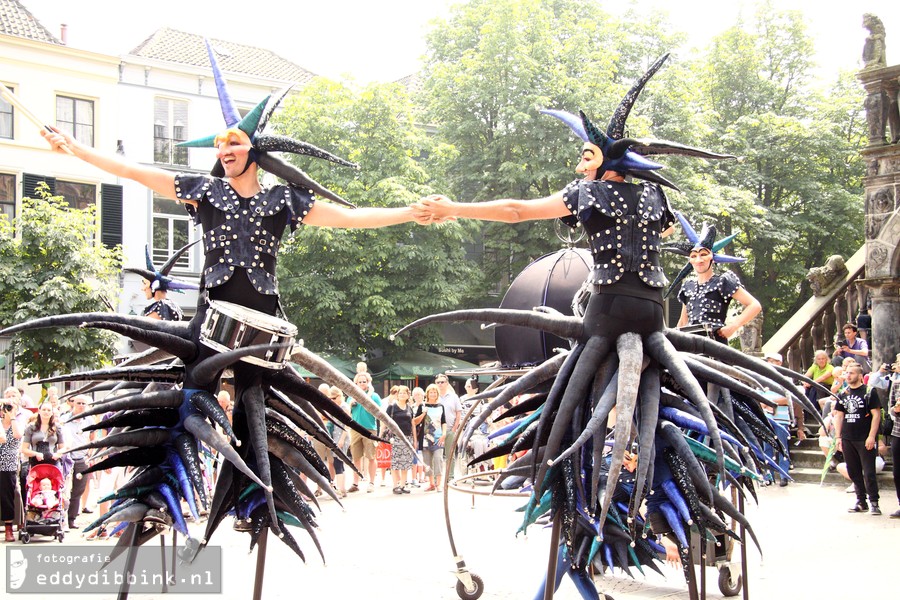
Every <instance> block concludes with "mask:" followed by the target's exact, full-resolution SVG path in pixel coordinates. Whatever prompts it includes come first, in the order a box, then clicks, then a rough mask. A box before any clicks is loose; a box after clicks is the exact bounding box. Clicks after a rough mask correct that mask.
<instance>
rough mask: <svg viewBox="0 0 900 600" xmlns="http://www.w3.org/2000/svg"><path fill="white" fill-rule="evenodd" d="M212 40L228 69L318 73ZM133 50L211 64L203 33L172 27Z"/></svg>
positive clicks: (304, 77)
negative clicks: (198, 33) (197, 33)
mask: <svg viewBox="0 0 900 600" xmlns="http://www.w3.org/2000/svg"><path fill="white" fill-rule="evenodd" d="M0 1H4V0H0ZM209 42H210V44H211V45H212V47H213V50H214V51H215V52H216V59H217V60H218V62H219V67H220V68H221V69H222V71H223V72H225V73H228V72H231V73H243V74H246V75H253V76H257V77H269V78H272V79H281V80H284V81H290V82H294V83H300V84H302V83H306V82H308V81H309V80H310V79H312V78H313V77H315V74H314V73H311V72H310V71H307V70H306V69H304V68H302V67H300V66H297V65H295V64H294V63H292V62H290V61H288V60H286V59H284V58H282V57H280V56H278V55H277V54H275V53H274V52H271V51H269V50H265V49H263V48H256V47H254V46H245V45H244V44H236V43H234V42H229V41H225V40H216V39H210V40H209ZM129 54H130V55H133V56H140V57H143V58H151V59H155V60H163V61H167V62H173V63H179V64H185V65H193V66H197V67H206V68H209V66H210V65H209V57H208V56H207V54H206V45H205V44H204V43H203V36H200V35H196V34H193V33H187V32H184V31H178V30H176V29H171V28H168V27H164V28H162V29H158V30H157V31H155V32H154V33H153V34H152V35H151V36H150V37H149V38H147V39H146V40H144V41H143V42H142V43H141V44H140V45H138V46H137V47H136V48H135V49H134V50H132V51H131V52H129Z"/></svg>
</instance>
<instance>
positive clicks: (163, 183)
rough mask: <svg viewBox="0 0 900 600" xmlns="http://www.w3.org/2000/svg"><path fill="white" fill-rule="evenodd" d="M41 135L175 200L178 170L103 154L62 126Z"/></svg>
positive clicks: (59, 147) (90, 161) (42, 131)
mask: <svg viewBox="0 0 900 600" xmlns="http://www.w3.org/2000/svg"><path fill="white" fill-rule="evenodd" d="M41 135H42V136H43V137H44V139H46V140H47V142H48V143H49V144H50V146H51V147H52V148H53V149H54V150H55V151H57V152H61V153H64V154H65V153H66V151H65V150H64V149H63V148H61V146H66V147H68V149H69V150H71V151H72V154H74V155H75V156H77V157H78V158H80V159H81V160H83V161H85V162H87V163H90V164H92V165H94V166H95V167H97V168H98V169H100V170H102V171H106V172H107V173H110V174H111V175H116V176H117V177H124V178H126V179H131V180H133V181H137V182H138V183H140V184H143V185H145V186H147V187H148V188H150V189H151V190H153V191H154V192H156V193H157V194H160V195H162V196H165V197H166V198H170V199H172V200H175V199H176V197H175V173H172V172H171V171H165V170H163V169H159V168H157V167H150V166H147V165H140V164H137V163H133V162H130V161H127V160H125V159H123V158H121V157H119V156H116V155H109V154H103V153H100V152H98V151H96V150H95V149H93V148H90V147H88V146H84V145H82V144H80V143H78V142H77V141H76V140H75V139H74V138H73V137H72V136H70V135H67V134H65V133H62V132H61V131H59V130H55V129H54V131H47V130H46V129H42V130H41Z"/></svg>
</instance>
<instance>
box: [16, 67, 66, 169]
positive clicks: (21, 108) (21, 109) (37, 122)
mask: <svg viewBox="0 0 900 600" xmlns="http://www.w3.org/2000/svg"><path fill="white" fill-rule="evenodd" d="M0 96H2V97H3V99H4V100H6V101H7V102H9V103H10V104H12V105H13V106H14V107H16V109H17V110H19V112H21V113H22V114H23V115H25V118H27V119H28V120H29V121H31V122H32V123H34V124H35V125H37V126H38V127H40V128H41V129H46V130H47V131H49V132H51V133H56V132H55V131H53V128H52V127H50V126H49V125H47V124H45V123H44V122H42V121H41V120H40V119H38V118H37V117H36V116H35V115H34V113H32V112H31V111H30V110H28V109H27V108H26V107H25V105H24V104H22V102H21V100H19V99H18V98H16V95H15V94H13V93H12V90H11V89H9V88H8V87H6V86H5V85H3V84H2V83H0ZM59 147H60V148H62V149H63V150H65V151H66V153H67V154H70V155H72V156H74V154H72V151H71V150H69V147H68V146H66V145H65V144H60V146H59Z"/></svg>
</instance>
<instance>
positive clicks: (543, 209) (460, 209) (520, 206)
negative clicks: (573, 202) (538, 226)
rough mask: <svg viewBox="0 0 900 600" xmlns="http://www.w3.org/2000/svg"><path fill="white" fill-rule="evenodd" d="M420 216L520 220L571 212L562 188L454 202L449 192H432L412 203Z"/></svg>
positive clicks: (503, 220) (569, 213) (558, 215)
mask: <svg viewBox="0 0 900 600" xmlns="http://www.w3.org/2000/svg"><path fill="white" fill-rule="evenodd" d="M413 208H414V209H415V211H416V216H417V217H418V218H423V219H430V220H431V221H438V222H440V221H446V220H448V219H454V218H457V217H459V218H463V219H481V220H483V221H501V222H503V223H520V222H522V221H538V220H542V219H557V218H559V217H566V216H570V215H571V214H572V213H571V211H570V210H569V209H568V208H566V205H565V203H564V202H563V194H562V192H557V193H555V194H553V195H552V196H547V197H546V198H540V199H538V200H491V201H490V202H454V201H452V200H450V199H449V198H447V197H446V196H440V195H432V196H428V197H426V198H423V199H422V200H421V201H419V202H418V203H417V204H414V205H413Z"/></svg>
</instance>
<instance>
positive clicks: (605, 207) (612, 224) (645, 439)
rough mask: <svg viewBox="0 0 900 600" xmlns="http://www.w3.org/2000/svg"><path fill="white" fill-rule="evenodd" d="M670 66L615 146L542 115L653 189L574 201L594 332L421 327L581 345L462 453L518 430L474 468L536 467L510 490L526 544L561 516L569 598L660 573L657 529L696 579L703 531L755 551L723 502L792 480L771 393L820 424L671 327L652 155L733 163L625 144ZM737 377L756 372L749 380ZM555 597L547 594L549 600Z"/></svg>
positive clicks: (511, 318) (511, 314)
mask: <svg viewBox="0 0 900 600" xmlns="http://www.w3.org/2000/svg"><path fill="white" fill-rule="evenodd" d="M665 59H666V56H663V57H662V58H661V59H659V60H658V61H657V62H656V63H655V64H654V65H653V66H651V68H650V70H649V71H648V72H647V73H646V74H645V75H644V76H643V77H641V78H640V79H639V80H638V81H637V82H636V83H635V84H634V87H633V88H632V89H631V91H630V92H629V93H628V94H627V95H626V97H625V99H624V100H623V101H622V104H621V105H620V106H619V108H618V110H617V111H616V113H615V115H614V116H613V118H612V119H611V121H610V123H609V126H608V128H607V131H606V133H603V132H601V131H600V130H598V129H597V128H596V127H595V126H594V125H593V124H592V123H591V122H590V121H589V120H588V118H587V117H586V116H585V115H584V113H581V116H580V118H579V117H576V116H574V115H571V114H569V113H564V112H561V111H542V112H545V113H547V114H550V115H551V116H554V117H556V118H559V119H560V120H562V121H563V122H565V123H566V124H567V125H569V126H570V127H571V128H572V129H573V131H575V132H576V133H577V134H578V135H579V137H581V138H582V139H583V140H584V141H586V142H590V143H591V144H594V145H595V146H597V147H599V148H600V149H601V150H602V152H603V163H602V165H601V166H600V168H599V171H598V173H597V177H598V178H600V176H601V175H602V174H603V173H604V172H606V171H615V172H617V173H620V174H623V175H631V176H635V177H640V178H642V179H645V180H646V182H644V183H626V182H615V181H603V180H597V179H595V180H589V181H588V180H579V181H574V182H573V183H571V184H570V185H569V186H567V187H566V188H565V189H564V190H563V194H562V195H563V199H564V202H565V205H566V207H567V208H568V209H569V211H570V212H571V213H572V215H571V217H566V218H564V221H565V222H566V223H567V224H569V225H570V226H576V227H577V226H581V227H584V228H585V230H586V233H587V236H588V242H589V244H590V248H591V253H592V255H593V260H594V265H593V268H592V271H591V273H590V275H589V277H588V281H587V282H586V283H585V286H586V288H587V290H588V291H589V292H590V293H589V298H588V300H587V306H586V307H585V308H584V311H583V316H575V317H566V316H563V315H561V314H560V313H558V312H555V311H548V310H547V307H539V308H536V309H535V310H531V311H529V310H510V309H484V310H466V311H454V312H449V313H442V314H437V315H432V316H429V317H425V318H423V319H420V320H418V321H416V322H414V323H412V324H411V325H409V326H407V328H409V327H417V326H421V325H425V324H428V323H434V322H447V321H483V322H489V323H496V324H499V325H517V326H524V327H530V328H533V329H538V330H543V331H545V332H549V333H552V334H554V335H557V336H559V337H562V338H567V339H569V340H570V343H571V347H570V348H569V349H566V350H564V351H562V353H561V354H560V356H555V357H552V358H550V359H549V360H547V362H545V363H544V364H542V365H539V366H538V367H537V368H536V369H534V371H532V372H531V373H529V374H528V375H526V376H523V377H522V378H520V379H518V380H516V381H514V382H512V383H510V384H507V385H505V386H500V387H497V388H496V389H494V390H492V391H490V392H488V393H483V394H481V395H480V396H476V399H481V400H483V401H487V400H489V399H490V400H492V401H491V403H490V404H489V405H488V406H487V407H486V408H485V410H483V411H482V412H481V413H480V415H479V416H478V418H476V419H474V420H473V421H472V422H471V423H469V424H468V426H467V428H466V430H465V431H464V432H463V435H461V436H460V441H459V444H460V447H461V448H463V447H465V444H466V443H467V440H468V438H469V436H470V435H471V433H472V432H473V431H475V430H476V429H477V428H478V427H479V426H480V425H481V424H482V423H484V422H485V421H486V420H487V419H489V418H491V417H496V418H497V419H506V418H508V417H512V418H514V419H515V420H514V421H513V422H512V424H510V425H507V426H505V427H503V428H502V429H500V430H498V431H497V432H495V433H494V434H493V435H494V436H495V437H498V438H500V447H501V448H502V450H501V449H500V448H498V449H497V450H496V451H495V452H494V453H489V454H486V455H485V456H484V457H476V458H475V460H474V461H473V462H477V461H480V460H482V459H483V458H487V457H489V456H493V455H496V454H504V453H509V452H516V451H519V450H527V451H528V452H527V453H526V454H525V455H524V456H522V457H521V458H519V459H518V460H517V461H515V462H514V463H513V464H511V465H510V466H509V467H508V468H507V470H506V473H505V474H504V475H502V476H501V478H500V479H501V481H502V480H505V479H510V480H512V479H515V478H518V479H517V480H518V481H521V480H522V479H523V477H522V475H524V479H525V480H526V481H527V482H528V483H527V485H529V486H530V490H531V496H530V499H529V501H528V504H527V505H526V507H525V510H524V515H525V516H524V522H523V525H522V528H523V529H524V528H525V527H527V526H528V525H529V524H531V523H533V522H534V521H535V520H537V519H538V518H539V517H541V516H544V515H547V514H548V513H549V515H550V516H551V518H552V519H553V520H559V521H560V522H561V523H560V525H561V530H560V538H559V540H558V542H559V544H560V557H559V560H558V561H557V573H556V581H555V583H554V585H558V583H559V580H560V578H561V577H562V575H563V574H566V573H567V574H569V575H570V577H571V578H572V580H573V582H574V583H575V585H576V587H577V588H578V589H579V591H580V593H581V594H582V596H583V597H584V598H585V599H588V600H595V599H596V598H597V590H596V588H595V587H594V584H593V582H592V580H591V577H590V571H589V569H590V568H591V567H593V570H594V572H603V571H605V570H606V569H607V568H609V569H613V568H620V569H624V570H625V571H626V572H629V573H630V571H629V567H631V566H634V567H636V568H637V569H639V570H640V569H642V568H643V566H648V567H650V568H654V569H655V568H656V567H655V566H654V565H653V561H654V560H656V559H657V558H658V553H659V552H661V550H662V549H661V547H660V546H659V545H658V544H657V543H656V541H654V538H652V536H650V535H649V532H650V529H651V528H652V531H653V532H655V533H658V534H662V533H665V534H667V535H669V536H671V537H672V538H674V540H675V543H676V544H677V545H678V548H679V552H680V554H681V557H682V563H683V564H684V565H685V576H686V577H688V578H690V577H691V576H692V573H693V571H692V570H690V569H688V568H687V566H688V564H689V560H688V551H687V548H688V532H689V530H690V527H691V526H696V527H698V528H699V531H700V532H701V535H703V536H704V537H706V536H708V535H711V533H710V532H712V531H716V532H720V533H721V532H725V533H726V534H727V535H730V536H732V537H734V536H735V533H734V532H733V531H731V530H730V528H729V527H728V526H727V525H726V520H727V519H728V518H731V519H735V520H736V521H737V522H738V523H741V524H744V525H746V526H747V527H748V530H749V533H750V535H751V536H753V538H754V541H755V536H754V534H753V531H752V529H749V524H747V522H746V519H745V518H744V517H743V515H742V514H740V513H739V512H738V510H737V509H736V508H735V506H734V505H733V504H732V503H731V502H730V501H729V500H727V499H726V498H725V497H724V496H723V495H721V494H720V493H719V492H718V491H717V490H716V488H717V487H727V486H735V487H737V488H738V489H740V490H742V491H741V493H745V492H747V493H750V494H755V492H754V488H753V482H754V481H756V480H760V479H761V477H762V475H763V472H764V471H766V470H768V469H776V468H777V465H774V464H772V462H771V460H770V459H768V458H767V457H766V456H765V455H764V454H763V452H762V450H761V445H762V442H763V441H769V442H770V443H772V445H773V446H775V447H778V444H777V441H774V440H775V435H774V433H773V431H772V429H771V426H770V425H769V423H768V421H767V419H766V418H765V416H764V414H763V412H762V410H761V409H760V405H759V402H760V401H764V400H765V399H764V397H762V396H761V395H760V394H759V391H760V390H762V389H763V388H764V387H766V386H773V385H774V386H780V387H781V388H783V392H784V393H785V394H791V395H793V396H794V397H796V398H797V399H798V400H799V401H801V402H803V403H804V405H806V406H808V408H809V410H810V411H811V412H813V413H817V411H815V409H814V407H812V406H809V403H808V401H806V400H805V396H804V395H803V394H801V393H798V392H797V391H796V389H795V387H794V385H793V383H792V381H791V380H790V379H789V378H788V377H786V376H784V375H782V374H781V373H780V372H778V371H776V370H775V369H774V368H772V367H771V366H770V365H768V364H767V363H764V362H762V361H760V360H758V359H755V358H751V357H749V356H746V355H744V354H742V353H741V352H738V351H736V350H733V349H731V348H730V347H727V346H725V345H723V344H719V343H717V342H714V341H712V340H709V339H706V338H703V337H699V336H693V335H690V334H686V333H683V332H679V331H677V330H671V329H667V328H666V327H665V326H664V323H663V309H662V290H663V288H664V287H665V285H666V283H667V281H666V278H665V276H664V274H663V272H662V269H661V267H660V264H659V252H660V242H661V235H662V233H663V232H664V231H665V230H666V229H667V228H668V227H669V226H670V225H671V224H672V223H673V221H674V216H673V213H672V210H671V209H670V207H669V203H668V200H667V198H666V196H665V194H664V192H663V189H662V187H661V186H670V187H674V186H672V185H671V184H670V183H669V182H668V181H666V180H665V179H664V178H662V177H660V176H658V175H656V174H655V173H653V169H658V168H660V166H661V165H658V164H656V163H653V162H651V161H649V160H647V159H645V158H643V156H642V155H643V154H660V153H672V154H685V155H689V156H699V157H705V158H727V157H726V156H723V155H718V154H713V153H710V152H706V151H703V150H699V149H695V148H688V147H685V146H681V145H679V144H675V143H671V142H657V141H652V140H640V141H639V140H634V139H629V138H624V139H623V138H622V134H623V131H624V125H625V118H626V117H627V115H628V113H629V111H630V109H631V105H632V103H633V102H634V100H635V99H636V98H637V96H638V94H639V93H640V91H641V89H642V88H643V86H644V84H645V83H646V82H647V81H648V80H649V78H650V77H651V76H652V75H653V73H655V72H656V70H657V69H658V68H659V67H660V66H661V65H662V63H663V62H664V61H665ZM586 147H587V146H586ZM407 328H404V329H403V330H405V329H407ZM403 330H401V332H402V331H403ZM398 333H400V332H398ZM701 355H702V356H701ZM733 367H738V368H740V369H742V370H743V372H742V373H741V375H740V377H738V378H736V377H735V375H736V369H734V368H733ZM713 386H720V387H721V388H724V389H725V390H726V391H727V392H729V393H726V394H723V395H722V396H721V398H720V396H719V394H718V393H716V394H715V397H714V399H713V400H710V399H709V398H708V391H709V389H710V388H712V387H713ZM548 387H549V391H547V390H548ZM716 389H718V388H716ZM535 392H537V393H538V395H537V396H535V398H534V401H529V402H527V408H526V409H522V408H521V407H516V408H514V409H512V410H510V411H509V412H507V413H503V414H500V415H498V414H497V411H498V410H500V409H501V408H503V407H506V406H508V405H509V402H510V401H511V400H512V398H513V397H515V396H516V395H517V394H526V393H535ZM613 408H615V419H614V421H613V420H612V419H611V417H610V415H611V413H612V410H613ZM608 430H611V433H610V434H609V436H608V435H607V433H608ZM607 446H611V451H609V452H608V453H607V451H606V447H607ZM632 450H634V451H635V452H636V454H637V467H636V470H635V471H634V472H633V474H628V476H627V477H626V476H624V472H623V470H622V467H623V463H624V462H625V455H626V451H632ZM781 451H782V452H787V449H785V448H781ZM546 584H547V582H546V581H545V585H546ZM543 597H544V596H543V589H542V590H541V591H539V593H538V595H537V596H536V598H543Z"/></svg>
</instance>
